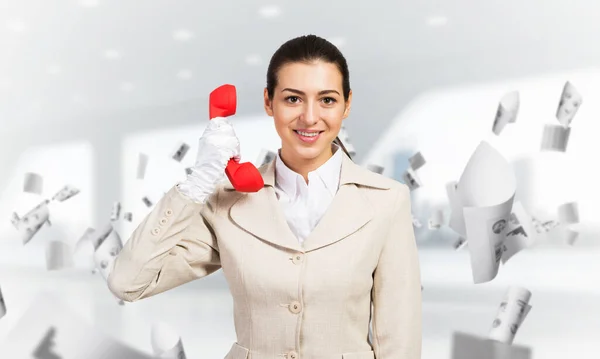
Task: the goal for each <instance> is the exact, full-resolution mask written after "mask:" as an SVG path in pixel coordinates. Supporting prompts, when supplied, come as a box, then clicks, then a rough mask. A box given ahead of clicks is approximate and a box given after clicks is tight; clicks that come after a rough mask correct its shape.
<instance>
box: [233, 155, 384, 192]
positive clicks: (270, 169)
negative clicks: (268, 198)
mask: <svg viewBox="0 0 600 359" xmlns="http://www.w3.org/2000/svg"><path fill="white" fill-rule="evenodd" d="M341 155H342V168H341V172H340V187H341V186H343V185H347V184H355V185H359V186H363V187H372V188H379V189H390V180H389V179H388V178H386V177H382V176H381V175H379V174H376V173H373V172H371V171H370V170H368V169H366V168H363V167H361V166H359V165H357V164H356V163H354V162H353V161H352V160H351V159H350V157H348V155H347V154H346V153H345V152H344V151H341ZM275 161H276V158H274V159H272V160H271V161H270V162H268V163H266V164H264V165H263V166H261V167H260V168H259V169H258V171H259V172H260V174H261V175H262V177H263V181H264V183H265V187H268V186H270V187H274V186H275ZM224 188H225V189H226V190H233V189H234V188H233V186H232V185H231V183H230V182H229V181H228V180H227V181H226V183H225V186H224ZM259 192H260V191H259Z"/></svg>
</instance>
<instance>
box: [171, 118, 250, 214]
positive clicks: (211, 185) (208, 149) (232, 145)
mask: <svg viewBox="0 0 600 359" xmlns="http://www.w3.org/2000/svg"><path fill="white" fill-rule="evenodd" d="M232 157H233V158H235V159H236V160H237V161H239V160H240V141H239V139H238V138H237V136H236V134H235V131H234V130H233V126H232V125H231V123H230V122H229V120H227V118H225V117H215V118H213V119H212V120H210V121H209V123H208V126H206V129H205V130H204V133H203V134H202V137H200V140H199V146H198V154H197V156H196V164H195V165H194V167H192V168H191V171H190V174H189V175H188V176H187V179H186V180H185V181H184V182H182V183H179V184H178V185H177V188H178V189H179V192H181V193H182V194H183V195H185V196H186V197H188V198H189V199H191V200H192V201H194V202H197V203H201V204H205V203H206V201H207V200H208V198H209V197H210V195H212V194H213V193H214V191H215V190H216V188H217V185H218V184H219V182H220V180H221V178H223V175H224V172H225V167H227V163H228V162H229V160H230V159H231V158H232Z"/></svg>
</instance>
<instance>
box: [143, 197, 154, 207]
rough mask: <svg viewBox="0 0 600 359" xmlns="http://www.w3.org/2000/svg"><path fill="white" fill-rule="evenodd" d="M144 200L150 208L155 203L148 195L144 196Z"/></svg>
mask: <svg viewBox="0 0 600 359" xmlns="http://www.w3.org/2000/svg"><path fill="white" fill-rule="evenodd" d="M142 202H144V204H145V205H146V207H148V208H150V207H152V205H153V203H152V201H151V200H150V198H148V196H146V197H144V198H142Z"/></svg>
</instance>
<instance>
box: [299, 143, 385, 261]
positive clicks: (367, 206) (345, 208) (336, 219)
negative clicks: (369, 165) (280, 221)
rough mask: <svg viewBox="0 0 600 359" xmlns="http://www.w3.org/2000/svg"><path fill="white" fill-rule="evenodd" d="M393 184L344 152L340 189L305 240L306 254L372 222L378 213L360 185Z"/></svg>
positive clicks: (373, 186)
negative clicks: (356, 162)
mask: <svg viewBox="0 0 600 359" xmlns="http://www.w3.org/2000/svg"><path fill="white" fill-rule="evenodd" d="M390 181H391V180H390V179H388V178H385V177H383V176H380V175H377V174H375V173H373V172H371V171H369V170H368V169H365V168H362V167H360V166H359V165H357V164H355V163H354V162H353V161H352V160H351V159H350V158H349V157H348V156H347V155H346V154H345V153H343V160H342V168H341V173H340V187H339V189H338V191H337V193H336V194H335V196H334V197H333V201H332V202H331V205H330V206H329V208H328V209H327V211H326V212H325V214H324V215H323V218H321V220H320V221H319V223H318V224H317V226H316V227H315V229H314V230H313V231H312V233H311V234H310V235H309V236H308V238H307V239H306V240H305V241H304V243H303V248H304V251H306V252H309V251H314V250H316V249H319V248H322V247H325V246H328V245H330V244H333V243H335V242H338V241H340V240H342V239H344V238H346V237H348V236H349V235H351V234H353V233H355V232H356V231H358V230H359V229H360V228H362V227H363V226H364V225H366V224H367V223H369V221H371V219H372V218H373V216H374V215H375V210H374V208H373V205H372V203H371V202H369V200H368V199H367V198H366V197H365V195H364V193H363V191H362V190H361V189H360V188H359V186H366V187H372V188H379V189H389V188H390Z"/></svg>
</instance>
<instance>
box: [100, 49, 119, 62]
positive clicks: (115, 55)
mask: <svg viewBox="0 0 600 359" xmlns="http://www.w3.org/2000/svg"><path fill="white" fill-rule="evenodd" d="M104 57H106V58H107V59H109V60H117V59H120V58H121V54H120V53H119V51H117V50H114V49H110V50H106V51H105V52H104Z"/></svg>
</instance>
